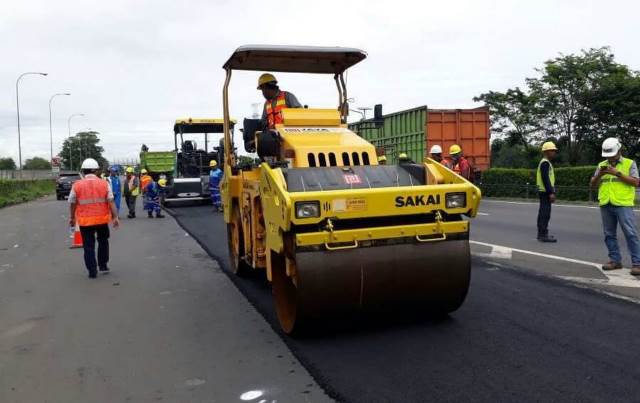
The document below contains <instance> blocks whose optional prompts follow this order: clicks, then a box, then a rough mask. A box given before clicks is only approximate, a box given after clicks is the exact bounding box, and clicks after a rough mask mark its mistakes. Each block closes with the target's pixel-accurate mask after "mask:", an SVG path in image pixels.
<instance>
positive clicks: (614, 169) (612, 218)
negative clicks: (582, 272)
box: [591, 137, 640, 276]
mask: <svg viewBox="0 0 640 403" xmlns="http://www.w3.org/2000/svg"><path fill="white" fill-rule="evenodd" d="M621 149H622V144H620V141H619V140H618V139H617V138H614V137H609V138H608V139H606V140H605V141H604V142H603V143H602V156H603V157H605V158H606V160H604V161H602V162H601V163H600V164H598V169H597V170H596V173H595V174H594V175H593V177H592V178H591V186H592V187H596V186H598V185H600V189H599V190H598V202H599V203H600V214H601V216H602V227H603V229H604V243H605V244H606V245H607V250H608V251H609V263H606V264H604V265H602V270H607V271H609V270H617V269H622V256H621V255H620V247H619V246H618V238H617V230H618V223H620V227H621V228H622V233H623V234H624V237H625V238H626V239H627V246H628V247H629V252H630V253H631V264H632V268H631V274H632V275H634V276H640V240H638V231H637V230H636V224H635V216H634V214H633V206H634V204H635V198H636V188H637V187H638V183H639V182H640V181H639V179H638V177H639V176H638V167H637V165H636V163H635V161H633V160H632V159H629V158H624V157H623V156H622V153H621V151H620V150H621Z"/></svg>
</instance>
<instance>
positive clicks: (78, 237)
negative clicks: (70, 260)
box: [69, 223, 82, 249]
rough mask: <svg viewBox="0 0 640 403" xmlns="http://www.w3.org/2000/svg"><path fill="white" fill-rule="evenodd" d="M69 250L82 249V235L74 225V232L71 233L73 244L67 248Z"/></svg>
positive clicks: (77, 226)
mask: <svg viewBox="0 0 640 403" xmlns="http://www.w3.org/2000/svg"><path fill="white" fill-rule="evenodd" d="M69 248H70V249H75V248H82V234H81V233H80V226H79V225H78V224H77V223H76V230H75V231H74V232H73V243H72V244H71V246H70V247H69Z"/></svg>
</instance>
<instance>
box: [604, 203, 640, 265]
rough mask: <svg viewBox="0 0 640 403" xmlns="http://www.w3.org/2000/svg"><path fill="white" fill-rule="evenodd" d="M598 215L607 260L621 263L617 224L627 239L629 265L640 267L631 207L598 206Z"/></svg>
mask: <svg viewBox="0 0 640 403" xmlns="http://www.w3.org/2000/svg"><path fill="white" fill-rule="evenodd" d="M600 214H601V216H602V228H603V230H604V243H605V244H606V245H607V250H608V251H609V259H610V260H611V261H612V262H616V263H622V255H621V254H620V246H619V245H618V224H620V228H621V229H622V233H623V234H624V237H625V238H626V239H627V247H628V248H629V252H630V253H631V264H632V265H634V266H640V240H638V231H637V229H636V222H635V215H634V213H633V207H622V206H613V205H611V204H606V205H604V206H600Z"/></svg>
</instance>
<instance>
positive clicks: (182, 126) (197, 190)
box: [147, 118, 235, 205]
mask: <svg viewBox="0 0 640 403" xmlns="http://www.w3.org/2000/svg"><path fill="white" fill-rule="evenodd" d="M234 124H235V122H234V121H230V122H229V125H230V126H229V127H230V130H232V131H233V126H234ZM223 128H224V124H223V120H222V119H193V118H184V119H177V120H176V122H175V124H174V126H173V135H174V145H175V150H174V155H175V163H174V164H173V166H172V172H170V174H169V175H167V188H166V196H165V199H164V204H165V205H166V204H168V203H171V202H176V201H190V200H191V201H193V200H203V201H208V200H209V199H210V195H209V169H210V168H209V162H210V161H211V160H215V161H216V162H218V164H220V166H221V164H222V162H223V161H222V156H223V155H224V152H223V150H222V149H223V148H224V141H223V139H222V138H221V139H219V141H216V143H218V144H219V145H218V146H215V147H211V150H210V149H209V148H210V147H209V143H210V138H209V135H210V134H217V133H222V131H223ZM196 133H198V134H204V148H199V147H198V144H197V142H196V141H195V140H192V139H189V140H185V138H184V137H185V136H184V135H185V134H196ZM178 146H180V147H178ZM147 155H148V157H151V156H153V153H151V152H147ZM147 159H148V158H147ZM166 165H167V166H168V165H169V164H166ZM150 172H151V171H150Z"/></svg>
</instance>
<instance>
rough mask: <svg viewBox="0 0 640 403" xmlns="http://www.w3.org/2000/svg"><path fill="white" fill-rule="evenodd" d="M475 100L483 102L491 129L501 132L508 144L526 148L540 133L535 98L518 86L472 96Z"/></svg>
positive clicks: (494, 131)
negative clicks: (489, 119) (504, 90)
mask: <svg viewBox="0 0 640 403" xmlns="http://www.w3.org/2000/svg"><path fill="white" fill-rule="evenodd" d="M473 100H474V101H475V102H484V103H485V104H486V105H487V106H488V107H489V112H490V114H491V123H492V126H491V130H492V132H493V133H497V134H503V135H505V137H506V138H507V139H508V142H509V144H511V145H515V144H520V145H522V146H523V147H525V148H527V147H528V146H529V144H530V143H531V141H532V140H533V139H534V138H535V137H538V135H539V133H540V123H539V119H538V116H537V107H536V104H537V99H536V98H535V97H534V96H532V95H528V94H526V93H524V92H523V91H522V90H521V89H520V88H518V87H516V88H515V89H508V90H507V91H506V92H496V91H489V92H487V93H484V94H480V95H479V96H477V97H474V98H473Z"/></svg>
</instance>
